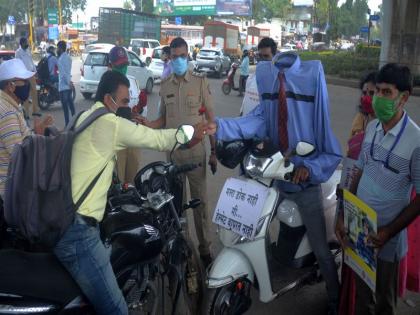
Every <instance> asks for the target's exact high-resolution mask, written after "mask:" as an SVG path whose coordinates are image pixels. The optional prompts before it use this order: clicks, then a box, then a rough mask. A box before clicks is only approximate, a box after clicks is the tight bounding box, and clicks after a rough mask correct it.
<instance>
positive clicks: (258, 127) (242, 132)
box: [216, 105, 267, 141]
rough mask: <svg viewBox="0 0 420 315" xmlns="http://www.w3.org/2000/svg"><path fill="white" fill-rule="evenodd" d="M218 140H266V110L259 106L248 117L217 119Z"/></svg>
mask: <svg viewBox="0 0 420 315" xmlns="http://www.w3.org/2000/svg"><path fill="white" fill-rule="evenodd" d="M216 123H217V132H216V139H218V140H223V141H231V140H237V139H252V138H261V139H263V138H265V136H266V133H267V132H266V129H267V127H266V122H265V118H264V109H263V108H262V106H261V105H259V106H257V107H256V108H255V109H254V110H253V111H252V112H250V113H249V114H248V115H246V116H243V117H238V118H216Z"/></svg>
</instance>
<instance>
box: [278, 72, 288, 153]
mask: <svg viewBox="0 0 420 315" xmlns="http://www.w3.org/2000/svg"><path fill="white" fill-rule="evenodd" d="M279 85H280V87H279V117H278V119H279V120H278V129H279V145H280V151H281V152H282V153H285V152H286V151H287V149H288V148H289V136H288V134H287V101H286V86H285V80H284V73H279Z"/></svg>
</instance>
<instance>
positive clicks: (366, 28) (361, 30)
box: [360, 26, 369, 33]
mask: <svg viewBox="0 0 420 315" xmlns="http://www.w3.org/2000/svg"><path fill="white" fill-rule="evenodd" d="M360 33H369V26H362V27H361V28H360Z"/></svg>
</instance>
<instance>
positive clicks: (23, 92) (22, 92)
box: [14, 83, 31, 103]
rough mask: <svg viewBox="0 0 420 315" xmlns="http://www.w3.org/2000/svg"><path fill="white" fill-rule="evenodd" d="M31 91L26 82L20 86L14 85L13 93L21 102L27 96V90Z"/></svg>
mask: <svg viewBox="0 0 420 315" xmlns="http://www.w3.org/2000/svg"><path fill="white" fill-rule="evenodd" d="M30 91H31V85H30V84H29V83H26V84H25V85H22V86H15V92H14V94H15V95H16V97H17V98H18V99H19V100H20V101H21V102H22V103H23V102H25V101H26V100H27V99H28V98H29V92H30Z"/></svg>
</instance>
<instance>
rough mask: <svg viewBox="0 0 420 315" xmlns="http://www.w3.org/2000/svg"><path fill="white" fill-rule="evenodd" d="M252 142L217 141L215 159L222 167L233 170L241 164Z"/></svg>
mask: <svg viewBox="0 0 420 315" xmlns="http://www.w3.org/2000/svg"><path fill="white" fill-rule="evenodd" d="M251 143H252V140H235V141H220V140H219V141H217V143H216V157H217V159H218V160H219V162H220V163H222V165H223V166H225V167H227V168H231V169H234V168H235V167H236V166H238V165H239V163H241V162H242V160H243V158H244V157H245V154H246V153H247V152H248V151H249V149H250V144H251Z"/></svg>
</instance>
